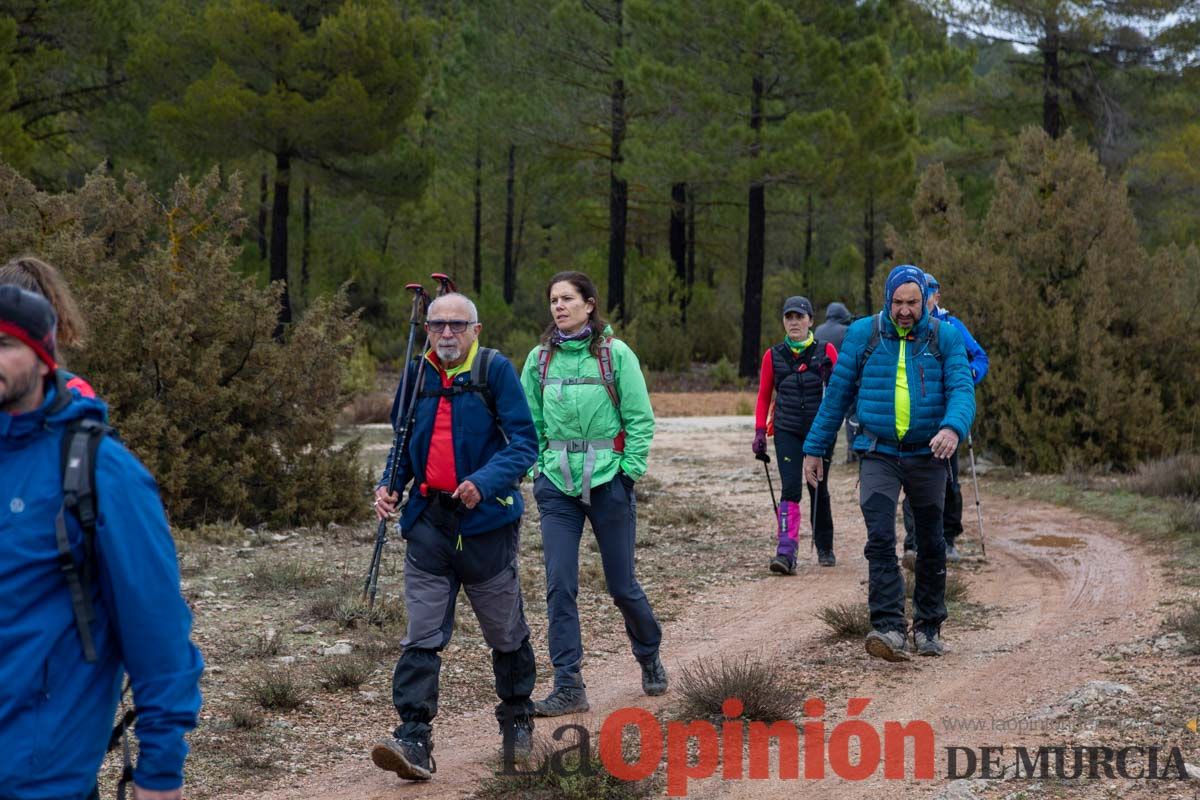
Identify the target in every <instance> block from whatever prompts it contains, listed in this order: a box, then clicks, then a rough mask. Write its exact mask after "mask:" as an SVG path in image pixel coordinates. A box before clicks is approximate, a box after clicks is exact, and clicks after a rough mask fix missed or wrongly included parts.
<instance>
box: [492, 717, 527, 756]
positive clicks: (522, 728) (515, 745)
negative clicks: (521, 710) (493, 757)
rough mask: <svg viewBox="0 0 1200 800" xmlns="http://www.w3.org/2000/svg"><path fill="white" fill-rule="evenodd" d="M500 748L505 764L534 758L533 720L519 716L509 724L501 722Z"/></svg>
mask: <svg viewBox="0 0 1200 800" xmlns="http://www.w3.org/2000/svg"><path fill="white" fill-rule="evenodd" d="M500 746H501V748H502V750H501V756H502V757H503V758H504V763H505V764H510V763H512V762H514V761H528V760H529V759H530V758H531V757H532V756H533V720H532V719H531V718H530V717H529V716H528V715H526V714H519V715H517V716H514V717H513V718H512V720H511V721H509V722H501V723H500ZM510 754H511V755H510Z"/></svg>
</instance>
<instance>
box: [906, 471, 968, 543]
mask: <svg viewBox="0 0 1200 800" xmlns="http://www.w3.org/2000/svg"><path fill="white" fill-rule="evenodd" d="M962 515H963V500H962V485H961V484H960V483H959V482H958V451H955V452H954V455H952V456H950V472H949V473H948V475H947V477H946V503H945V505H944V506H943V507H942V536H943V537H944V538H945V540H946V546H947V547H949V546H951V545H952V544H954V541H955V540H956V539H957V538H958V537H959V536H962V532H963V525H962ZM915 527H916V526H915V523H914V522H913V511H912V503H910V502H908V495H907V494H906V495H904V549H905V550H916V549H917V537H916V534H915V533H914V530H915Z"/></svg>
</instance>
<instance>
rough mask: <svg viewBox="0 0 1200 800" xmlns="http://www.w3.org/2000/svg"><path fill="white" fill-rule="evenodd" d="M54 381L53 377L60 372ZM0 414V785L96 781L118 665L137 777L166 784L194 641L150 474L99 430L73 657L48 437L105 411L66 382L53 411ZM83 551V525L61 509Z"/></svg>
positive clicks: (182, 747)
mask: <svg viewBox="0 0 1200 800" xmlns="http://www.w3.org/2000/svg"><path fill="white" fill-rule="evenodd" d="M60 385H61V384H60ZM57 394H58V393H57V391H56V390H55V389H51V390H50V391H49V396H48V397H47V400H46V402H45V403H44V404H43V405H42V407H41V408H39V409H38V410H36V411H31V412H29V413H26V414H19V415H16V416H13V415H11V414H3V413H0V753H2V754H3V755H2V756H0V797H3V798H21V800H35V799H40V798H82V797H85V796H86V795H87V794H88V793H89V792H90V791H91V790H92V787H93V786H94V785H95V783H96V772H97V770H98V769H99V768H100V762H101V760H102V758H103V756H104V749H105V746H106V745H107V744H108V735H109V731H110V729H111V726H112V723H113V717H114V713H115V711H116V707H117V699H118V695H119V693H120V687H121V683H120V682H121V669H122V667H124V669H125V670H127V671H128V672H129V676H130V679H131V681H132V683H133V696H134V699H135V701H136V705H137V709H138V721H137V728H136V731H137V737H138V739H139V742H140V754H139V757H138V764H137V769H136V770H135V773H134V780H135V782H136V783H137V784H138V785H139V786H141V787H143V788H145V789H155V790H160V791H165V790H169V789H174V788H177V787H179V786H180V785H181V783H182V782H183V762H184V757H185V756H186V754H187V745H186V744H185V742H184V738H183V737H184V734H185V733H186V732H187V731H188V730H190V729H191V728H193V727H195V725H196V717H197V714H198V713H199V710H200V688H199V679H200V673H201V672H202V670H203V667H204V664H203V661H202V660H201V658H200V652H199V651H198V650H197V649H196V648H195V646H194V645H192V643H191V641H190V640H189V632H190V629H191V620H192V617H191V613H190V612H189V611H188V607H187V604H186V603H185V602H184V600H183V598H182V597H181V596H180V592H179V570H178V567H177V561H176V556H175V545H174V542H173V541H172V539H171V531H170V529H169V528H168V527H167V520H166V517H165V516H164V514H163V508H162V503H161V502H160V501H159V497H158V489H157V487H156V486H155V484H154V480H153V478H151V477H150V474H149V473H148V472H147V471H146V470H145V468H144V467H142V465H141V464H140V463H138V461H137V459H135V458H134V457H133V456H132V455H131V454H130V453H129V451H128V450H126V449H125V448H124V447H123V446H122V445H121V444H120V443H118V442H117V441H116V440H115V439H112V438H111V437H106V438H105V439H104V440H103V441H102V443H101V445H100V448H99V451H98V455H97V462H96V487H95V490H96V496H97V501H98V503H99V519H98V522H97V530H96V554H95V562H94V563H95V565H96V571H97V573H98V577H97V579H96V580H95V581H93V582H92V585H91V594H92V597H91V600H92V606H93V608H94V610H95V616H96V619H95V621H94V622H93V623H92V636H93V639H94V642H95V646H96V653H97V660H96V661H95V662H94V663H88V662H86V661H85V660H84V655H83V645H82V643H81V642H80V638H79V633H78V631H77V630H76V627H75V616H74V612H73V610H72V606H71V599H70V595H69V592H68V588H67V583H66V580H65V579H64V577H63V573H62V571H61V570H60V568H59V564H58V548H57V546H56V544H55V533H54V531H55V518H56V516H57V514H58V510H59V508H60V507H61V505H62V476H61V464H60V450H61V447H62V438H63V431H64V429H65V427H66V425H67V423H68V422H69V421H70V420H73V419H77V418H81V417H84V416H88V417H93V418H95V419H98V420H103V419H104V418H105V416H106V409H105V406H104V404H103V403H101V402H100V401H99V400H95V399H84V398H80V397H78V396H75V395H74V394H73V393H72V399H71V402H70V403H69V404H67V405H66V407H65V408H63V409H61V410H58V411H54V412H53V413H51V412H52V410H53V403H54V398H55V397H56V396H57ZM67 529H68V538H69V539H70V541H71V544H72V547H73V548H74V550H75V555H76V560H77V561H82V557H83V556H82V549H83V544H82V543H83V532H82V530H81V528H80V527H79V525H78V523H77V522H76V520H75V518H74V516H73V515H70V514H68V515H67Z"/></svg>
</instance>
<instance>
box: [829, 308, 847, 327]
mask: <svg viewBox="0 0 1200 800" xmlns="http://www.w3.org/2000/svg"><path fill="white" fill-rule="evenodd" d="M825 321H826V322H840V323H842V324H844V325H849V324H850V309H848V308H846V307H845V306H844V305H842V304H841V303H830V304H829V305H828V306H826V308H825Z"/></svg>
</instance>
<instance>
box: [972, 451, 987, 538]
mask: <svg viewBox="0 0 1200 800" xmlns="http://www.w3.org/2000/svg"><path fill="white" fill-rule="evenodd" d="M967 453H969V454H970V456H971V483H973V484H975V519H976V520H978V522H979V552H980V553H982V554H983V557H984V558H987V545H986V544H985V543H984V541H983V509H982V508H981V507H980V505H979V475H978V474H977V473H976V472H975V442H974V441H972V440H971V433H970V431H968V432H967Z"/></svg>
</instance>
